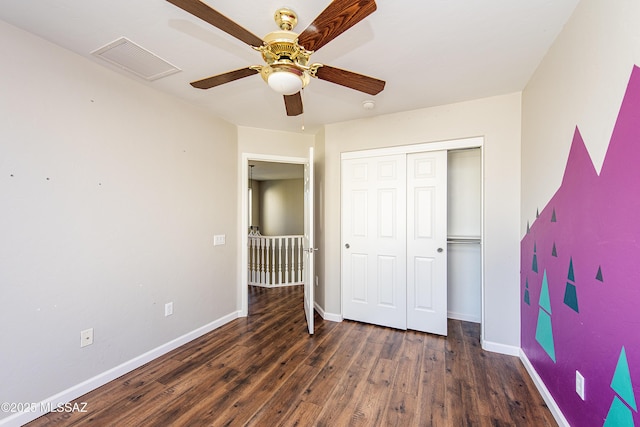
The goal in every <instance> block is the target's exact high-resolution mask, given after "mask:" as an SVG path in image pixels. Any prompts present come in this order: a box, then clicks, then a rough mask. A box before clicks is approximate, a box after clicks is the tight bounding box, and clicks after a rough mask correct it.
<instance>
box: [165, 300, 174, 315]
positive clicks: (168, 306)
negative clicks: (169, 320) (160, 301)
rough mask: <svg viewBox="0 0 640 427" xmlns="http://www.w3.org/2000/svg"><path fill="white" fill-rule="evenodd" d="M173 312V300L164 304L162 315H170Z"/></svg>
mask: <svg viewBox="0 0 640 427" xmlns="http://www.w3.org/2000/svg"><path fill="white" fill-rule="evenodd" d="M172 314H173V301H172V302H168V303H166V304H165V305H164V316H165V317H167V316H171V315H172Z"/></svg>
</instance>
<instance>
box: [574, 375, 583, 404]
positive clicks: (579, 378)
mask: <svg viewBox="0 0 640 427" xmlns="http://www.w3.org/2000/svg"><path fill="white" fill-rule="evenodd" d="M576 393H578V396H580V399H582V400H584V377H583V376H582V374H581V373H580V372H579V371H576Z"/></svg>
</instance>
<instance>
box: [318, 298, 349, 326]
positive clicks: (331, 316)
mask: <svg viewBox="0 0 640 427" xmlns="http://www.w3.org/2000/svg"><path fill="white" fill-rule="evenodd" d="M313 307H314V308H315V309H316V311H317V312H318V313H319V314H320V316H321V317H322V318H323V319H324V320H328V321H330V322H342V320H343V319H342V315H341V314H335V313H327V312H326V311H324V310H323V309H322V307H320V306H319V305H318V303H317V302H314V303H313Z"/></svg>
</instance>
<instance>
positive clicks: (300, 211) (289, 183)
mask: <svg viewBox="0 0 640 427" xmlns="http://www.w3.org/2000/svg"><path fill="white" fill-rule="evenodd" d="M260 218H261V221H260V232H261V233H262V235H263V236H291V235H302V234H303V233H304V181H303V180H302V179H278V180H272V181H262V183H261V185H260Z"/></svg>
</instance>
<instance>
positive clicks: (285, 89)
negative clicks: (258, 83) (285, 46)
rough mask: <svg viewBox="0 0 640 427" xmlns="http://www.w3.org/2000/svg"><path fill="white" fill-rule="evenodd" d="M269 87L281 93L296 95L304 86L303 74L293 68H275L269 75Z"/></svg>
mask: <svg viewBox="0 0 640 427" xmlns="http://www.w3.org/2000/svg"><path fill="white" fill-rule="evenodd" d="M267 83H268V84H269V87H270V88H271V89H273V90H274V91H276V92H278V93H279V94H281V95H294V94H296V93H298V92H300V89H302V88H303V86H304V81H303V80H302V75H301V74H300V73H296V72H295V71H294V70H292V69H288V68H282V69H278V68H276V69H273V70H272V72H271V73H270V74H269V76H268V77H267Z"/></svg>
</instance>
